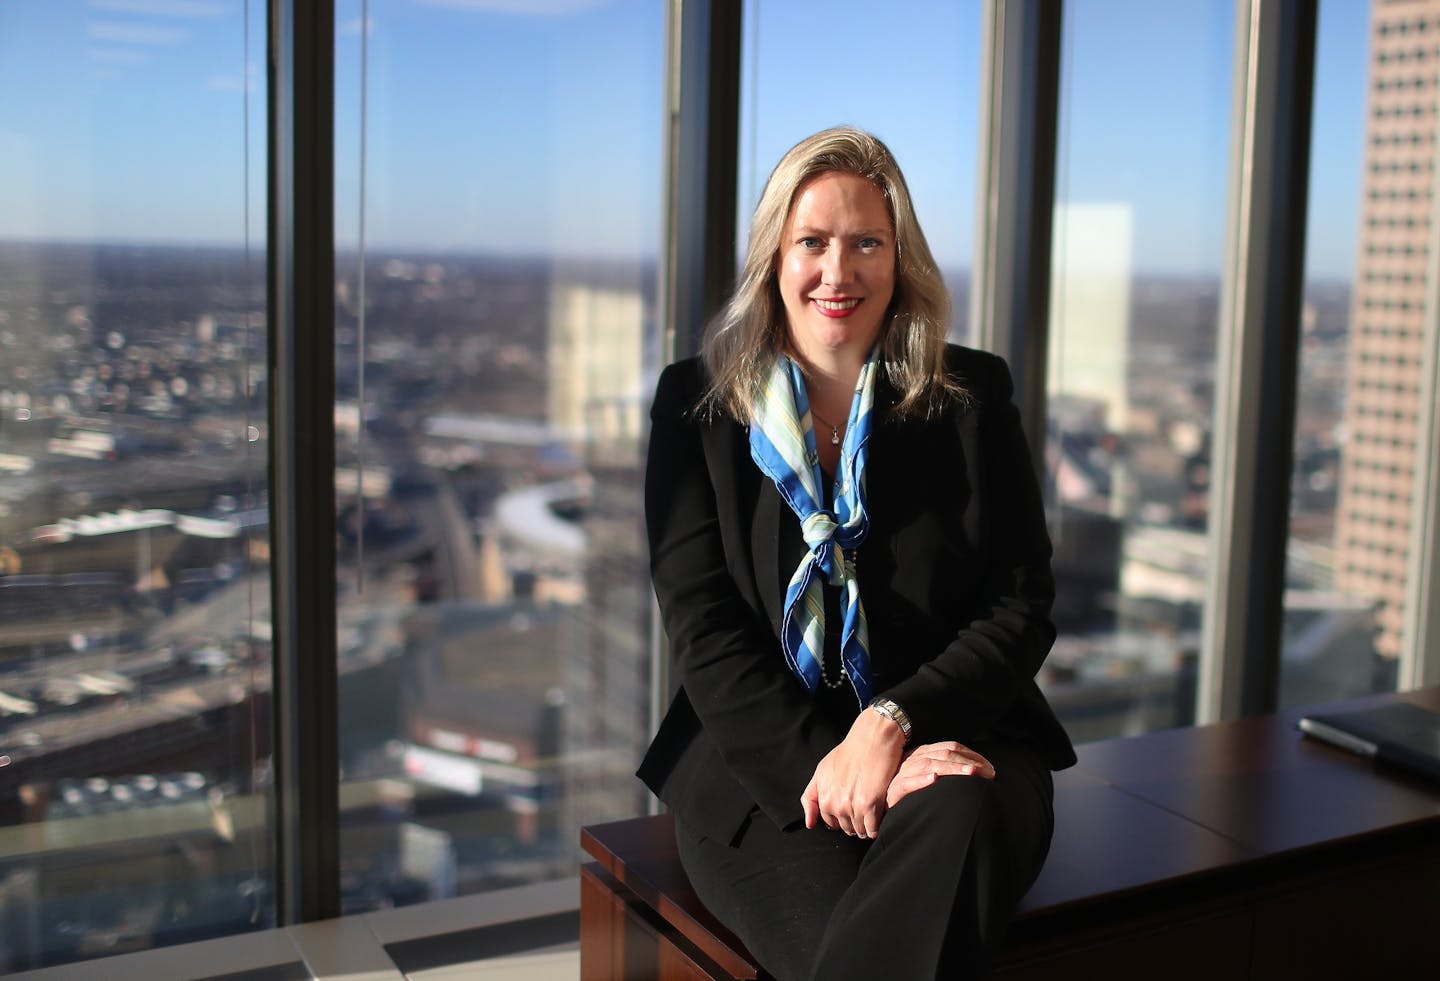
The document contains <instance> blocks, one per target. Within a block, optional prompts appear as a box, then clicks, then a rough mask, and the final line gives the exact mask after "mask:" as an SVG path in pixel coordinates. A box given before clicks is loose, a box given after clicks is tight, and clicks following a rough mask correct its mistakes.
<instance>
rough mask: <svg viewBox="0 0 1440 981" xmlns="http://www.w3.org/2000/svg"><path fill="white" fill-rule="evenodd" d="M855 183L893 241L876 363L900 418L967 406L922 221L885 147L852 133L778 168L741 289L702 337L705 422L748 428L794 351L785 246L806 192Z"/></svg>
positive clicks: (802, 150)
mask: <svg viewBox="0 0 1440 981" xmlns="http://www.w3.org/2000/svg"><path fill="white" fill-rule="evenodd" d="M829 173H842V174H853V175H854V176H856V177H860V178H863V179H864V180H867V181H869V182H871V183H872V184H874V185H875V186H876V187H878V188H879V189H880V191H881V193H882V194H883V195H884V196H885V207H886V210H887V211H889V213H890V223H891V225H892V227H893V228H894V232H895V293H894V295H893V297H892V298H891V300H890V308H889V310H888V311H887V313H886V318H885V322H884V323H883V324H882V325H881V328H880V337H879V341H878V346H879V362H880V364H881V367H882V369H883V370H884V372H885V376H886V378H887V380H888V381H889V383H890V385H891V386H892V387H894V389H895V390H896V391H897V392H898V393H899V395H900V401H899V402H898V403H897V405H896V406H895V409H894V411H895V412H896V413H897V414H899V415H901V416H907V415H918V416H927V415H931V414H933V413H934V412H936V411H937V410H938V409H939V408H940V407H941V406H942V405H943V404H944V403H945V402H946V401H947V399H949V398H952V397H960V398H963V397H964V394H965V393H964V390H963V389H962V388H961V387H960V385H959V383H958V382H956V381H955V380H954V379H952V378H950V377H949V376H948V375H947V373H946V371H945V339H946V336H947V333H948V330H949V316H950V295H949V293H948V292H947V291H946V289H945V283H944V281H943V280H942V279H941V277H940V270H939V268H938V267H937V266H936V265H935V259H934V257H933V256H932V255H931V254H930V246H929V245H928V244H926V242H925V233H924V232H922V231H921V230H920V222H919V220H918V219H917V218H916V217H915V208H914V205H913V204H912V203H911V201H910V191H909V189H908V188H907V187H906V186H905V178H904V176H903V175H902V174H901V173H900V165H899V164H897V163H896V162H895V157H894V155H892V154H891V153H890V150H889V148H888V147H886V146H885V144H884V143H881V142H880V141H879V140H878V139H876V138H875V137H873V136H871V135H870V134H869V133H866V132H864V131H863V130H859V129H855V128H853V127H849V126H839V127H836V128H834V129H826V130H821V131H820V132H819V133H816V134H815V135H814V136H810V137H807V138H806V139H804V140H801V141H800V142H799V143H797V144H795V145H794V146H793V147H791V148H790V150H789V151H788V152H787V153H786V154H785V156H783V157H781V158H780V162H779V163H778V164H776V165H775V170H774V171H773V172H772V173H771V174H770V179H769V180H768V181H767V182H766V183H765V190H764V192H763V193H762V194H761V195H760V203H759V204H758V205H757V206H756V208H755V215H754V218H753V220H752V221H751V223H750V243H749V248H748V250H747V252H746V255H745V264H744V266H743V267H742V268H741V271H740V276H739V277H738V278H739V282H738V284H737V285H736V287H735V292H734V293H733V294H731V296H730V299H729V301H728V302H727V303H726V304H725V306H724V308H723V309H722V310H721V311H720V312H719V313H718V314H717V315H716V316H715V317H714V318H713V319H712V320H711V321H710V323H709V324H708V325H707V326H706V328H705V339H704V341H703V344H702V346H701V358H702V360H703V362H704V365H705V372H706V376H707V377H708V378H709V389H708V390H707V391H706V393H705V397H704V398H703V399H702V400H701V403H700V406H701V409H702V410H703V411H705V412H706V413H707V414H711V415H713V414H716V413H724V414H728V415H730V416H732V417H733V418H735V419H737V420H741V421H743V420H746V419H749V417H750V415H751V410H752V408H753V406H754V404H755V402H756V400H757V399H758V397H759V394H760V392H761V390H762V389H763V388H764V384H765V379H766V377H767V376H768V375H769V372H770V369H771V366H772V365H773V364H774V362H775V358H776V356H777V355H778V354H780V353H781V352H783V351H785V350H786V348H787V346H788V338H789V333H788V324H787V321H786V317H785V310H784V305H783V303H782V301H781V298H780V290H779V286H778V285H777V275H776V262H777V258H778V255H779V251H780V237H781V235H782V234H783V232H784V227H785V222H786V220H787V219H788V218H789V216H790V209H791V207H792V206H793V205H794V203H795V199H796V197H797V196H799V194H800V192H801V190H802V189H803V188H804V187H805V186H806V185H807V184H808V183H809V182H810V181H812V180H814V179H815V178H817V177H819V176H821V175H822V174H829Z"/></svg>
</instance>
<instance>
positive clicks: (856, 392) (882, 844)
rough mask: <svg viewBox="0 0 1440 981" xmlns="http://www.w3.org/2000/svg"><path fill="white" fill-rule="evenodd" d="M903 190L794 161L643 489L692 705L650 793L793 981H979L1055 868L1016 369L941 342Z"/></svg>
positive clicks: (1048, 730) (680, 375) (668, 625)
mask: <svg viewBox="0 0 1440 981" xmlns="http://www.w3.org/2000/svg"><path fill="white" fill-rule="evenodd" d="M947 313H948V299H947V297H946V294H945V289H944V286H943V284H942V282H941V279H940V274H939V271H938V269H937V268H936V266H935V262H934V260H933V258H932V257H931V255H930V250H929V247H928V246H927V245H926V243H925V238H924V235H923V234H922V233H921V231H920V226H919V224H918V223H917V221H916V218H915V214H914V211H913V209H912V206H911V202H910V196H909V192H908V191H907V190H906V187H905V182H904V178H903V177H902V176H901V174H900V170H899V167H898V166H897V165H896V163H895V160H894V158H893V157H892V156H891V154H890V152H889V150H888V149H886V147H885V146H884V145H883V144H882V143H881V142H880V141H879V140H876V139H875V138H874V137H872V136H870V135H869V134H866V133H864V132H861V131H858V130H854V129H848V128H840V129H832V130H826V131H824V132H821V133H817V134H816V135H814V136H812V137H810V138H809V139H807V140H804V141H803V142H801V143H800V144H798V145H797V146H795V147H794V148H792V149H791V150H790V151H789V152H788V153H787V154H786V155H785V157H784V158H783V159H782V160H781V161H780V163H779V165H778V166H777V167H776V168H775V172H774V173H773V174H772V175H771V177H770V180H769V182H768V183H767V185H766V188H765V192H764V194H763V195H762V197H761V200H760V204H759V207H758V208H757V209H756V212H755V220H754V223H753V225H752V228H751V234H750V243H749V253H748V255H747V257H746V261H745V266H744V269H743V271H742V273H741V277H740V283H739V286H738V288H737V290H736V292H735V295H734V296H733V297H732V298H731V300H730V302H729V304H728V305H727V307H726V308H725V310H724V311H723V312H722V313H721V314H720V315H719V317H717V318H716V320H715V321H714V322H713V323H712V324H711V325H710V327H709V330H708V332H707V336H706V339H705V345H704V353H703V357H702V358H701V359H699V360H698V361H697V360H690V361H682V362H679V363H677V364H674V365H671V366H670V367H669V368H667V369H666V370H665V372H664V373H663V374H662V376H661V378H660V381H659V385H658V387H657V390H656V394H655V401H654V405H653V408H652V411H651V419H652V428H651V439H650V452H649V462H648V466H647V471H646V480H645V512H646V519H647V523H648V526H649V537H650V552H651V572H652V576H653V578H654V584H655V592H656V594H657V596H658V598H659V601H660V609H661V615H662V619H663V623H664V627H665V631H666V634H667V635H668V638H669V641H670V646H671V650H672V652H673V657H674V677H675V679H676V680H677V681H678V682H679V690H678V692H677V693H676V696H675V699H674V701H673V703H672V704H671V707H670V709H669V711H668V712H667V714H666V716H665V719H664V721H663V722H662V724H661V726H660V731H659V733H658V735H657V736H656V737H655V740H654V742H653V743H652V744H651V746H650V749H649V751H648V752H647V754H646V756H645V759H644V761H643V763H642V764H641V767H640V771H639V775H640V777H641V778H642V779H643V780H644V781H645V782H646V784H647V785H648V786H649V787H650V788H651V789H652V790H653V791H654V792H655V793H656V794H657V795H658V796H659V797H660V798H661V799H662V800H663V801H664V802H665V803H666V804H668V805H669V806H670V808H671V809H672V810H673V811H674V812H675V816H676V829H677V831H676V834H677V839H678V846H679V851H680V856H681V861H682V863H683V864H684V866H685V869H686V871H687V873H688V874H689V876H690V879H691V882H692V884H693V885H694V887H695V890H696V892H697V893H698V894H699V895H700V897H701V899H702V900H704V902H705V903H706V905H707V906H708V907H709V908H710V909H711V911H712V912H714V913H715V915H716V916H717V917H719V918H720V920H721V921H722V922H724V923H725V924H726V925H728V926H729V927H730V928H731V929H732V930H734V931H735V933H736V934H738V935H739V936H740V938H741V939H742V940H744V942H745V944H746V945H747V946H748V947H749V948H750V950H751V952H752V953H754V954H755V955H756V957H758V958H759V960H760V962H761V963H762V964H763V965H764V966H765V967H766V969H767V970H768V971H770V972H771V973H773V974H774V975H775V976H776V977H778V978H782V979H790V978H821V979H825V981H831V979H838V978H897V979H910V978H931V977H944V978H952V977H970V976H977V975H978V974H980V973H981V972H983V969H984V962H985V958H986V955H987V952H988V951H989V950H990V949H992V948H993V945H994V943H995V942H996V940H997V939H998V937H999V935H1000V932H1001V931H1002V929H1003V927H1004V924H1005V922H1006V920H1007V919H1008V917H1009V915H1010V914H1011V912H1012V911H1013V909H1014V906H1015V904H1016V903H1017V902H1018V900H1019V899H1020V897H1021V896H1022V895H1023V894H1024V891H1025V890H1026V889H1027V888H1029V886H1030V884H1031V882H1032V881H1033V880H1034V878H1035V876H1036V875H1037V874H1038V872H1039V868H1040V865H1041V863H1042V862H1043V860H1044V856H1045V853H1046V850H1047V849H1048V847H1049V841H1050V834H1051V829H1052V810H1051V803H1052V796H1053V790H1052V785H1051V781H1050V772H1049V771H1050V770H1051V769H1059V768H1062V767H1065V766H1068V765H1070V764H1071V763H1073V762H1074V760H1075V757H1074V753H1073V750H1072V749H1071V746H1070V742H1069V740H1068V738H1067V737H1066V735H1065V732H1064V730H1063V729H1062V728H1061V727H1060V725H1059V723H1058V722H1057V721H1056V719H1055V717H1054V715H1053V713H1052V712H1051V711H1050V709H1049V706H1048V705H1047V704H1046V703H1045V700H1044V698H1043V696H1042V695H1041V694H1040V691H1039V689H1038V688H1037V687H1036V685H1035V681H1034V677H1035V673H1036V672H1037V671H1038V670H1039V667H1040V664H1041V662H1042V661H1043V660H1044V658H1045V655H1046V653H1047V652H1048V651H1049V648H1050V645H1051V643H1052V641H1053V640H1054V628H1053V626H1052V625H1051V623H1050V620H1049V609H1050V603H1051V600H1052V598H1053V594H1054V580H1053V578H1052V576H1051V573H1050V542H1049V538H1048V536H1047V534H1046V529H1045V518H1044V512H1043V507H1042V502H1041V499H1040V494H1039V490H1038V487H1037V483H1036V479H1035V475H1034V473H1033V471H1032V469H1031V463H1030V456H1029V452H1028V450H1027V448H1026V443H1025V438H1024V435H1023V433H1022V431H1021V429H1020V423H1019V416H1018V413H1017V412H1016V410H1015V409H1014V407H1013V406H1012V405H1011V403H1010V396H1011V392H1012V387H1011V381H1010V376H1009V372H1008V370H1007V369H1006V367H1005V364H1004V362H1003V361H1001V360H1000V359H999V358H996V357H994V356H992V355H988V354H984V353H981V352H978V351H972V350H967V349H965V348H961V347H957V346H953V345H951V346H947V345H946V343H945V337H946V332H947V323H946V315H947Z"/></svg>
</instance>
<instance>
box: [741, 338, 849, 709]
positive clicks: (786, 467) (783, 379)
mask: <svg viewBox="0 0 1440 981" xmlns="http://www.w3.org/2000/svg"><path fill="white" fill-rule="evenodd" d="M874 404H875V359H874V356H873V355H872V356H871V357H870V359H869V360H867V361H866V362H865V365H864V367H862V368H861V369H860V377H859V379H858V380H857V381H856V385H855V398H854V399H853V400H852V401H851V403H850V415H849V419H848V422H847V424H846V428H845V440H844V442H843V443H842V444H841V447H840V460H839V463H838V465H837V466H836V468H835V484H834V494H833V502H834V503H833V507H832V508H828V509H827V508H826V507H825V498H824V495H823V493H822V490H821V488H822V487H824V479H825V477H824V472H823V471H822V470H821V469H820V456H819V454H818V453H817V452H816V449H815V430H814V426H813V424H812V419H811V414H810V398H809V396H808V394H807V393H806V391H805V378H804V376H803V375H802V374H801V372H800V366H799V365H798V364H796V363H795V362H794V361H793V360H791V359H790V358H788V357H785V356H784V355H781V356H780V357H779V358H777V359H776V361H775V366H774V368H772V369H771V371H770V377H769V378H768V379H767V381H766V384H765V390H764V392H763V393H762V395H761V398H760V400H759V404H758V405H757V406H756V408H755V412H754V416H753V418H752V419H751V420H750V457H751V459H753V460H754V461H755V464H756V466H758V467H759V468H760V471H761V472H762V473H763V474H765V475H766V476H767V477H769V478H770V479H771V480H772V481H774V482H775V487H776V489H778V490H779V491H780V496H781V497H783V498H784V499H785V503H787V504H788V505H789V506H790V509H791V510H792V511H794V512H795V515H796V517H798V518H799V519H800V529H801V532H802V534H803V535H804V536H805V544H806V545H807V546H808V547H809V551H808V552H806V554H805V558H804V559H802V560H801V562H800V565H799V566H798V567H797V568H796V569H795V573H794V575H792V576H791V577H790V584H789V586H788V587H787V588H786V590H785V617H784V621H783V625H782V628H781V634H780V643H781V647H782V648H783V650H784V652H785V660H786V662H787V663H788V664H789V665H790V670H791V671H793V672H794V673H795V677H796V678H798V679H799V680H800V683H801V684H803V685H804V686H805V688H806V689H807V690H808V691H810V692H812V693H813V692H814V691H816V689H817V688H818V687H819V686H820V684H821V682H822V681H823V682H824V683H825V684H827V685H828V686H830V687H836V688H838V687H839V686H840V684H842V683H843V682H844V680H845V678H848V679H849V681H850V685H851V687H852V688H853V689H854V691H855V697H856V698H857V699H859V702H860V704H861V705H862V706H863V705H867V704H869V702H870V694H871V680H870V635H869V630H868V629H867V627H866V625H865V609H864V606H863V605H862V604H861V602H860V583H859V579H858V578H857V576H856V566H855V555H856V552H857V550H858V549H859V548H860V543H861V542H863V541H864V540H865V536H866V534H867V533H868V532H869V530H870V520H869V517H868V516H867V515H866V513H865V462H866V459H867V457H868V454H869V441H870V428H871V422H872V415H873V413H872V409H873V408H874ZM827 582H828V583H829V584H830V585H832V586H838V587H840V617H841V621H842V624H843V626H842V629H841V635H840V662H841V665H842V668H843V672H844V674H843V677H841V678H839V679H834V680H832V679H830V678H828V677H826V675H825V665H824V657H825V592H824V585H823V584H824V583H827Z"/></svg>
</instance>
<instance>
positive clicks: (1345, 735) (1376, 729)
mask: <svg viewBox="0 0 1440 981" xmlns="http://www.w3.org/2000/svg"><path fill="white" fill-rule="evenodd" d="M1300 730H1301V731H1302V732H1304V733H1305V734H1306V735H1309V736H1314V737H1315V738H1316V739H1322V740H1324V741H1325V742H1327V743H1332V744H1334V745H1336V746H1339V747H1341V748H1342V749H1348V750H1350V751H1351V752H1353V753H1359V754H1360V755H1361V756H1370V757H1374V758H1375V759H1378V760H1380V761H1381V762H1384V763H1392V764H1394V765H1395V766H1399V767H1404V768H1405V769H1407V770H1410V771H1412V772H1414V773H1420V774H1424V775H1425V776H1428V777H1431V778H1432V779H1435V780H1440V713H1436V712H1431V711H1430V710H1429V709H1424V708H1421V707H1420V706H1419V705H1412V704H1411V703H1409V702H1391V703H1390V704H1389V705H1382V706H1380V707H1378V708H1368V709H1352V710H1349V711H1338V712H1317V713H1313V714H1311V715H1307V716H1305V717H1304V718H1302V719H1301V720H1300Z"/></svg>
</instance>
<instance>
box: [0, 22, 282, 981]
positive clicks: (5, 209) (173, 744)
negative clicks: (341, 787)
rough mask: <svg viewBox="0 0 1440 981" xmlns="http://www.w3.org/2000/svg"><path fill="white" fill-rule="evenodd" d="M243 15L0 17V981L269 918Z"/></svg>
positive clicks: (255, 316)
mask: <svg viewBox="0 0 1440 981" xmlns="http://www.w3.org/2000/svg"><path fill="white" fill-rule="evenodd" d="M202 8H203V9H202ZM246 13H247V11H246V7H245V5H243V4H197V5H193V9H191V8H182V5H175V4H171V5H158V4H151V5H126V4H110V5H106V4H5V5H3V7H0V91H4V92H6V93H10V94H11V97H7V98H5V99H3V100H0V916H3V928H0V972H9V971H13V970H22V969H27V968H34V967H41V966H44V965H49V964H59V963H65V962H69V961H74V960H78V959H83V958H88V957H94V956H98V955H102V954H108V953H114V952H120V951H126V950H135V949H140V948H145V947H150V946H154V945H159V944H166V943H175V942H180V941H187V940H195V939H200V938H203V937H210V936H216V935H220V934H226V933H235V932H239V931H244V930H251V929H256V928H258V927H264V926H268V925H270V924H271V923H272V921H273V918H274V917H273V898H272V897H273V888H272V874H271V862H270V856H269V854H268V848H269V846H268V841H269V834H268V831H267V816H266V815H267V796H268V793H269V787H268V783H267V778H266V774H267V772H268V766H267V756H268V745H267V744H268V728H267V727H268V722H267V717H268V711H269V709H268V699H269V688H270V685H269V671H270V650H269V639H270V622H269V612H268V610H269V600H268V594H269V581H268V578H269V577H268V569H267V554H268V549H267V545H266V543H267V538H266V534H267V530H268V529H267V526H268V519H267V510H266V498H265V487H266V479H265V446H264V433H265V424H264V419H265V378H264V363H265V289H264V279H263V276H264V256H265V247H264V233H263V230H261V229H263V224H261V222H260V220H259V219H258V218H257V217H256V216H259V215H262V214H263V200H264V181H263V174H264V166H263V159H264V142H263V132H264V115H263V105H264V91H263V88H262V87H260V86H258V85H256V84H255V83H254V81H253V78H254V75H255V72H254V63H255V62H257V61H258V60H259V57H260V53H263V50H264V49H263V16H260V15H257V14H255V13H254V12H253V11H251V12H250V16H249V18H248V20H247V16H246ZM247 27H248V29H249V30H248V37H247ZM247 45H248V51H249V54H250V57H249V63H248V64H247V58H246V52H247ZM247 90H248V92H247ZM19 93H24V96H23V98H22V97H16V96H17V94H19ZM247 127H248V128H249V130H250V142H249V146H250V155H249V159H247V155H246V128H247ZM247 204H248V206H249V208H248V211H249V220H248V221H247Z"/></svg>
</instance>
